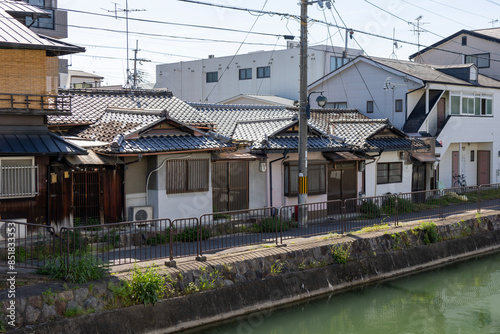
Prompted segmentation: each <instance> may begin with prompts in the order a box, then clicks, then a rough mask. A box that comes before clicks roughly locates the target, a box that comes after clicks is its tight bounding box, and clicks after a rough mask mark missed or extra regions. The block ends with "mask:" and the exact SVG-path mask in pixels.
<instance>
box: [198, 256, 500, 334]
mask: <svg viewBox="0 0 500 334" xmlns="http://www.w3.org/2000/svg"><path fill="white" fill-rule="evenodd" d="M190 333H208V334H226V333H227V334H229V333H231V334H232V333H235V334H250V333H258V334H267V333H268V334H293V333H302V334H321V333H339V334H347V333H353V334H354V333H355V334H365V333H370V334H378V333H381V334H392V333H398V334H400V333H436V334H437V333H453V334H461V333H463V334H470V333H473V334H477V333H500V253H496V254H493V255H488V256H484V257H480V258H475V259H471V260H468V261H465V262H460V263H456V264H452V265H449V266H446V267H441V268H438V269H434V270H431V271H426V272H423V273H419V274H415V275H412V276H407V277H403V278H399V279H395V280H391V281H385V282H383V283H379V284H376V285H370V286H366V287H362V288H357V289H354V290H350V291H348V292H344V293H340V294H339V293H337V294H331V295H329V296H325V297H323V298H317V299H312V300H309V301H307V302H303V303H300V304H295V305H292V306H289V307H287V308H281V309H275V310H269V311H263V312H257V313H253V314H251V315H248V316H245V317H241V318H238V319H236V320H233V321H231V322H226V323H221V324H218V325H217V326H215V327H211V328H205V329H197V330H196V331H192V332H190Z"/></svg>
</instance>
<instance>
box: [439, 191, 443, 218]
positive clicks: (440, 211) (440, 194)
mask: <svg viewBox="0 0 500 334" xmlns="http://www.w3.org/2000/svg"><path fill="white" fill-rule="evenodd" d="M443 193H444V190H443V189H441V190H439V193H438V194H439V197H438V198H439V219H443V216H444V205H443V202H444V201H443Z"/></svg>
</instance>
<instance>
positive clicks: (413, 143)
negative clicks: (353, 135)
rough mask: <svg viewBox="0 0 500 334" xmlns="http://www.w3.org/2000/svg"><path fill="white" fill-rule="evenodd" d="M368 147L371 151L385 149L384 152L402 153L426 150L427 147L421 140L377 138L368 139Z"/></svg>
mask: <svg viewBox="0 0 500 334" xmlns="http://www.w3.org/2000/svg"><path fill="white" fill-rule="evenodd" d="M366 142H367V145H368V147H369V148H371V149H376V148H378V149H383V150H384V151H401V150H412V149H425V148H427V145H425V143H424V142H423V141H421V140H418V139H410V138H401V137H377V138H373V139H368V140H367V141H366Z"/></svg>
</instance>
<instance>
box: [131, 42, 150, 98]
mask: <svg viewBox="0 0 500 334" xmlns="http://www.w3.org/2000/svg"><path fill="white" fill-rule="evenodd" d="M133 51H134V59H131V60H133V61H134V75H133V84H132V89H137V81H138V74H137V62H139V64H140V65H142V63H148V62H150V61H151V60H149V59H145V58H137V52H139V51H141V50H140V49H139V41H138V40H136V41H135V49H134V50H133Z"/></svg>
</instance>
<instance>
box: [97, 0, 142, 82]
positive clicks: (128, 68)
mask: <svg viewBox="0 0 500 334" xmlns="http://www.w3.org/2000/svg"><path fill="white" fill-rule="evenodd" d="M113 4H114V5H115V9H114V10H107V9H104V10H106V11H108V12H110V13H115V19H118V12H124V13H125V22H126V23H125V24H126V32H127V34H126V35H127V83H126V85H125V88H130V66H129V47H128V13H129V12H144V11H146V10H145V9H129V8H128V0H125V9H123V8H118V3H116V2H113Z"/></svg>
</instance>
